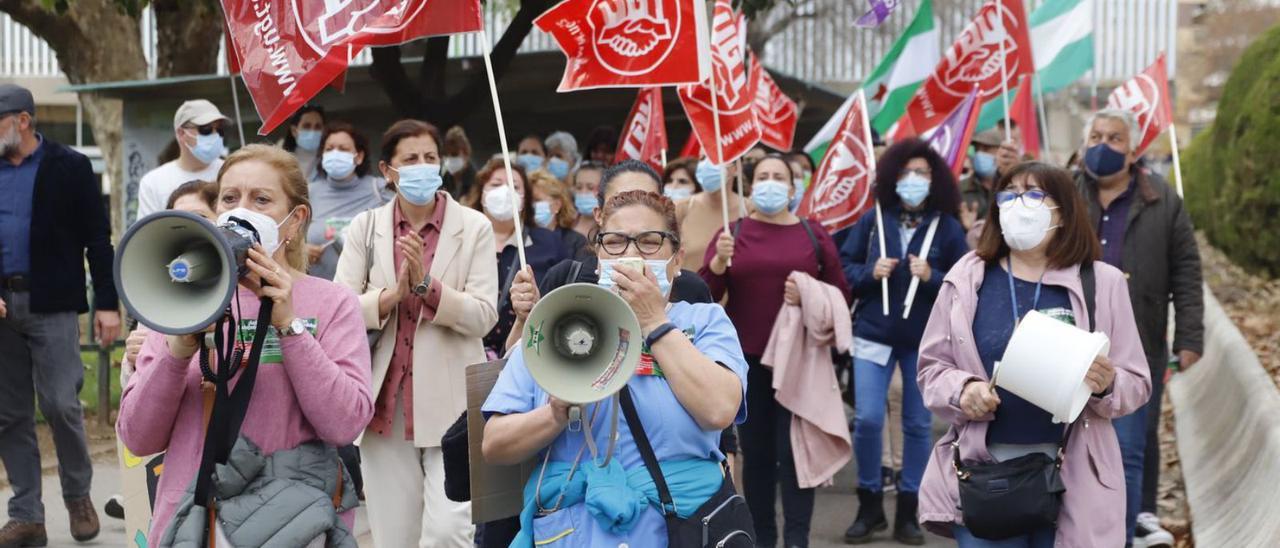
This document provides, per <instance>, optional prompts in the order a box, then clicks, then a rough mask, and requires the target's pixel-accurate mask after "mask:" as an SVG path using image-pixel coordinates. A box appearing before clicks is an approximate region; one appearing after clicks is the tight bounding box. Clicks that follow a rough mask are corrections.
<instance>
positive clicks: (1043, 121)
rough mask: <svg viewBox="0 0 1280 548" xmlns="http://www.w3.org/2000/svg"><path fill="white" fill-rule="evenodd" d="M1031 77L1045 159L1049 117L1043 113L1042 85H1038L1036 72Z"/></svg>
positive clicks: (1048, 147) (1046, 155) (1047, 146)
mask: <svg viewBox="0 0 1280 548" xmlns="http://www.w3.org/2000/svg"><path fill="white" fill-rule="evenodd" d="M1031 79H1032V81H1034V82H1035V83H1036V103H1037V104H1038V105H1039V107H1040V128H1041V132H1040V133H1041V137H1042V139H1041V140H1042V141H1043V142H1042V143H1040V146H1041V148H1043V149H1044V157H1045V159H1046V160H1047V159H1048V158H1049V150H1050V148H1051V147H1050V146H1049V117H1048V116H1047V115H1045V109H1044V86H1042V85H1040V76H1039V75H1038V74H1033V75H1032V76H1031Z"/></svg>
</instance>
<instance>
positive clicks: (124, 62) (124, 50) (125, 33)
mask: <svg viewBox="0 0 1280 548" xmlns="http://www.w3.org/2000/svg"><path fill="white" fill-rule="evenodd" d="M0 11H3V12H5V13H8V14H9V16H10V17H12V18H13V19H14V20H15V21H17V22H18V23H21V24H22V25H24V26H26V27H27V28H28V29H31V31H32V32H33V33H35V34H36V35H37V36H39V37H40V38H42V39H44V41H45V42H48V43H49V46H50V47H52V48H53V50H54V52H55V53H57V55H58V65H59V66H60V67H61V68H62V70H63V72H64V73H65V74H66V76H67V80H68V81H70V82H71V83H72V84H84V83H88V82H111V81H117V80H140V79H143V78H146V77H147V65H146V59H145V58H144V57H143V55H142V43H141V35H140V31H139V27H138V20H137V19H136V18H134V17H131V16H130V15H128V14H127V13H125V12H124V10H123V9H121V8H120V7H119V6H118V5H117V4H116V2H115V1H114V0H77V1H76V2H75V9H68V10H66V11H65V12H64V13H56V12H54V11H51V10H48V9H45V8H44V7H43V6H42V5H41V2H40V1H39V0H0ZM80 104H81V105H82V106H84V109H85V112H86V113H87V114H88V115H89V122H90V123H91V124H92V125H93V137H94V140H96V141H97V142H98V146H99V147H100V148H101V149H102V157H103V158H104V159H105V160H106V161H107V175H108V177H110V179H111V226H112V233H113V234H115V235H116V236H119V235H120V230H121V228H122V227H121V226H120V225H121V219H120V216H119V215H118V212H119V211H120V203H121V199H122V197H123V186H122V185H121V181H123V180H124V176H123V175H124V174H123V170H122V169H121V165H122V162H121V158H120V153H121V150H120V138H121V108H120V102H119V101H115V100H108V99H103V98H100V97H96V96H93V95H89V94H81V95H80ZM38 123H39V120H37V124H38Z"/></svg>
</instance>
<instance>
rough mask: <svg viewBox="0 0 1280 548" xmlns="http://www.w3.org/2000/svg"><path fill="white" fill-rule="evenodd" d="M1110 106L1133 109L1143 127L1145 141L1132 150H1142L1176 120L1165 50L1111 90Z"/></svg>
mask: <svg viewBox="0 0 1280 548" xmlns="http://www.w3.org/2000/svg"><path fill="white" fill-rule="evenodd" d="M1107 107H1108V108H1117V109H1122V110H1127V111H1129V112H1132V113H1133V116H1134V117H1135V118H1136V119H1137V121H1138V127H1139V128H1141V129H1142V142H1141V143H1139V144H1138V146H1137V148H1135V149H1133V150H1134V152H1136V153H1137V154H1142V152H1143V151H1144V150H1146V149H1147V146H1148V145H1150V144H1151V142H1152V141H1155V140H1156V137H1159V136H1160V133H1162V132H1163V131H1164V130H1165V129H1166V128H1168V127H1169V124H1172V123H1173V105H1172V103H1171V102H1170V99H1169V72H1168V70H1166V69H1165V61H1164V53H1163V52H1162V53H1161V54H1160V56H1159V57H1157V58H1156V62H1155V63H1152V65H1151V66H1149V67H1147V70H1144V71H1142V72H1141V73H1140V74H1138V75H1137V76H1134V77H1133V79H1132V80H1129V81H1128V82H1125V83H1124V85H1123V86H1120V87H1118V88H1116V90H1115V91H1113V92H1111V96H1110V97H1108V98H1107Z"/></svg>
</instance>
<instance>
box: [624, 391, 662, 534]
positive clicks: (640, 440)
mask: <svg viewBox="0 0 1280 548" xmlns="http://www.w3.org/2000/svg"><path fill="white" fill-rule="evenodd" d="M618 401H619V403H621V404H622V414H623V416H624V417H626V419H627V428H630V429H631V437H632V438H633V439H635V440H636V449H639V450H640V460H643V461H644V467H645V468H648V469H649V476H650V477H652V478H653V484H654V486H656V487H657V488H658V501H659V502H661V503H662V515H664V516H671V515H674V514H675V513H676V504H675V501H673V500H672V498H671V490H670V489H668V488H667V479H666V478H665V477H663V476H662V467H661V466H659V465H658V456H657V455H655V454H653V446H652V445H650V444H649V436H648V435H647V434H645V433H644V425H643V424H641V423H640V415H639V414H638V413H636V404H635V402H634V401H632V399H631V387H629V386H623V387H622V390H619V391H618ZM668 509H670V512H668Z"/></svg>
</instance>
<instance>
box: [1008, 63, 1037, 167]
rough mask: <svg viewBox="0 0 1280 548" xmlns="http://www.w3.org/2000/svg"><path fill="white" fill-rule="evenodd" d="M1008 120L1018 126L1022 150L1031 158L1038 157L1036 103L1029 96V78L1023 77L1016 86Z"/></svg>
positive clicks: (1030, 95)
mask: <svg viewBox="0 0 1280 548" xmlns="http://www.w3.org/2000/svg"><path fill="white" fill-rule="evenodd" d="M1009 119H1010V120H1013V122H1014V123H1015V124H1018V130H1019V131H1021V132H1022V150H1023V152H1025V153H1027V154H1030V155H1031V157H1032V158H1039V157H1040V122H1039V119H1038V118H1037V117H1036V103H1035V100H1034V98H1032V94H1031V77H1030V76H1023V77H1022V82H1020V83H1019V84H1018V95H1017V96H1015V97H1014V99H1013V104H1012V105H1009Z"/></svg>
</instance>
